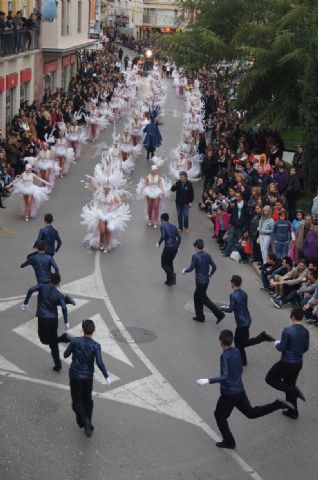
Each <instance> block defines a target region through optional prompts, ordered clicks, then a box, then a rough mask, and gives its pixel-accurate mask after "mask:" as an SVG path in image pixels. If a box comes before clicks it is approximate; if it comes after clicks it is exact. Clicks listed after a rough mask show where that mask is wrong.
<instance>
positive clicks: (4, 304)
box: [0, 296, 24, 312]
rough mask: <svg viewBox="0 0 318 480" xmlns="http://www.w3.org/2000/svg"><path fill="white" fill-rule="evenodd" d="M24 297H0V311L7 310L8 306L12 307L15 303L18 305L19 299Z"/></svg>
mask: <svg viewBox="0 0 318 480" xmlns="http://www.w3.org/2000/svg"><path fill="white" fill-rule="evenodd" d="M23 298H24V296H21V297H16V298H14V297H12V298H11V299H10V298H6V299H5V298H4V299H2V298H1V299H0V312H4V311H5V310H9V308H11V307H14V306H15V305H18V303H21V300H22V299H23Z"/></svg>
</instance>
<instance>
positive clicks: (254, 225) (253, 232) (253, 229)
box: [248, 205, 262, 262]
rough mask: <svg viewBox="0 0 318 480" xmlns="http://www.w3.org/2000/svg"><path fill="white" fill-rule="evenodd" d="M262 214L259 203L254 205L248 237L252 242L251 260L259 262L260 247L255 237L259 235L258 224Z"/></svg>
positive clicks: (260, 258)
mask: <svg viewBox="0 0 318 480" xmlns="http://www.w3.org/2000/svg"><path fill="white" fill-rule="evenodd" d="M261 216H262V207H261V206H260V205H256V206H255V212H254V215H253V216H252V219H251V221H250V226H249V231H248V233H249V238H250V240H251V242H252V244H253V262H260V261H261V260H262V255H261V249H260V246H259V243H258V242H257V239H258V237H259V232H258V226H259V222H260V219H261Z"/></svg>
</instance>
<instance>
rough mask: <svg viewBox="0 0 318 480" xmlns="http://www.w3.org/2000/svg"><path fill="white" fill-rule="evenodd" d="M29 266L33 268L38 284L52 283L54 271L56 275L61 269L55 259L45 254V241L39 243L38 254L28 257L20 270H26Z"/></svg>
mask: <svg viewBox="0 0 318 480" xmlns="http://www.w3.org/2000/svg"><path fill="white" fill-rule="evenodd" d="M28 265H31V266H32V267H33V270H34V273H35V278H36V281H37V283H38V284H41V283H49V282H50V278H51V273H52V269H53V270H54V272H55V273H59V268H58V266H57V264H56V262H55V260H54V259H53V257H51V255H47V254H46V253H45V242H44V241H43V240H40V241H39V242H38V244H37V252H36V253H31V255H28V257H27V259H26V261H25V262H23V263H21V265H20V268H25V267H27V266H28Z"/></svg>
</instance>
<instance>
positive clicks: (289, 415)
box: [282, 410, 299, 420]
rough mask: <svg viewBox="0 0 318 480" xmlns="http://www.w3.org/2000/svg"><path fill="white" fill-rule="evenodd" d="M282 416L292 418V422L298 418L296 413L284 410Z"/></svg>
mask: <svg viewBox="0 0 318 480" xmlns="http://www.w3.org/2000/svg"><path fill="white" fill-rule="evenodd" d="M282 414H283V415H285V417H288V418H292V419H293V420H297V418H298V416H299V415H298V413H297V412H291V411H290V410H284V411H283V412H282Z"/></svg>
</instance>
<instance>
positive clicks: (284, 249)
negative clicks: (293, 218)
mask: <svg viewBox="0 0 318 480" xmlns="http://www.w3.org/2000/svg"><path fill="white" fill-rule="evenodd" d="M290 239H291V223H290V222H289V220H287V212H286V210H285V209H282V210H281V212H280V215H279V220H278V221H277V222H276V223H275V224H274V228H273V232H272V241H273V250H274V253H275V255H276V257H277V258H279V259H280V260H282V259H283V258H284V257H286V255H287V253H288V246H289V242H290Z"/></svg>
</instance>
